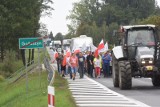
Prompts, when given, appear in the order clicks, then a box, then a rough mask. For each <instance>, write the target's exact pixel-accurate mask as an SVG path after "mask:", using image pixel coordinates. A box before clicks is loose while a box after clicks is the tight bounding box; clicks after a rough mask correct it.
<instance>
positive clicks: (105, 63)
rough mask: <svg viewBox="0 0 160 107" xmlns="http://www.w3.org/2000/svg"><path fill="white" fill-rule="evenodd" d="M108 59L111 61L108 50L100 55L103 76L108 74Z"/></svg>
mask: <svg viewBox="0 0 160 107" xmlns="http://www.w3.org/2000/svg"><path fill="white" fill-rule="evenodd" d="M110 61H111V56H110V55H109V51H107V52H106V53H105V54H104V55H103V56H102V63H103V74H104V77H107V76H109V72H110V71H109V66H110Z"/></svg>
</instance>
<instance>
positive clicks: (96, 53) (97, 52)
mask: <svg viewBox="0 0 160 107" xmlns="http://www.w3.org/2000/svg"><path fill="white" fill-rule="evenodd" d="M104 48H105V47H104V42H103V39H102V40H101V42H100V43H99V45H98V47H97V49H96V51H95V53H94V56H95V57H97V56H98V54H99V51H101V50H103V49H104Z"/></svg>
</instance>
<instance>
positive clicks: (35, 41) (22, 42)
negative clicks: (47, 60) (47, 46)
mask: <svg viewBox="0 0 160 107" xmlns="http://www.w3.org/2000/svg"><path fill="white" fill-rule="evenodd" d="M43 46H44V45H43V38H19V49H36V48H38V66H39V67H40V58H39V48H43ZM25 63H26V65H25V67H26V93H28V72H27V66H28V64H27V55H26V50H25ZM39 69H40V68H39ZM39 79H40V72H39ZM40 84H41V83H40Z"/></svg>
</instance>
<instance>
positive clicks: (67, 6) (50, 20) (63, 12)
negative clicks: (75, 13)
mask: <svg viewBox="0 0 160 107" xmlns="http://www.w3.org/2000/svg"><path fill="white" fill-rule="evenodd" d="M76 1H79V0H53V2H54V4H52V7H53V8H54V10H53V11H52V15H51V16H50V17H47V16H45V17H42V18H41V19H40V22H42V23H44V24H46V26H47V28H48V32H50V31H52V32H53V35H54V36H55V35H56V34H57V33H59V32H61V33H62V34H63V35H65V34H67V32H68V28H67V24H69V23H70V21H69V20H66V17H67V15H69V14H70V13H69V11H70V10H72V8H73V5H72V3H74V2H76Z"/></svg>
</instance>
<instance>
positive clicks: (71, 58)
mask: <svg viewBox="0 0 160 107" xmlns="http://www.w3.org/2000/svg"><path fill="white" fill-rule="evenodd" d="M54 57H55V59H56V61H57V68H58V72H59V74H61V75H62V77H65V76H66V75H70V79H73V80H75V77H76V73H77V72H78V73H79V76H80V77H79V78H83V77H84V74H88V76H89V77H91V78H100V77H102V76H103V77H104V78H105V77H109V76H111V74H112V68H111V67H112V64H111V62H112V61H111V60H112V59H111V52H110V51H109V50H108V51H107V52H103V53H99V54H98V55H94V53H93V52H90V51H88V52H72V53H66V54H65V55H64V52H63V51H62V52H61V53H57V52H56V53H55V56H54Z"/></svg>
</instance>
